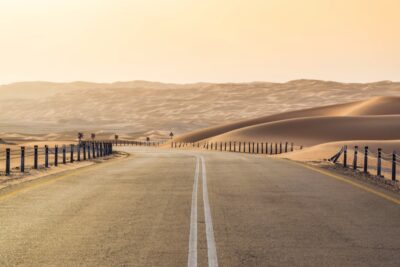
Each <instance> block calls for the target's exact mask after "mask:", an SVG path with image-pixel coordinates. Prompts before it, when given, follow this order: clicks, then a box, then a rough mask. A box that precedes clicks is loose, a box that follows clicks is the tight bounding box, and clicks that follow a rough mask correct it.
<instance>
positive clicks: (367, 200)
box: [0, 147, 400, 266]
mask: <svg viewBox="0 0 400 267" xmlns="http://www.w3.org/2000/svg"><path fill="white" fill-rule="evenodd" d="M124 150H125V151H127V152H130V153H131V154H132V155H131V156H130V157H128V158H126V159H123V160H119V161H112V162H109V163H105V164H99V165H96V166H92V167H87V168H84V169H80V170H77V171H73V172H69V173H67V174H61V175H57V176H53V177H49V178H46V179H41V180H37V181H36V182H34V183H29V184H24V185H23V186H20V187H17V188H15V189H13V190H11V191H7V192H2V193H0V266H196V264H197V266H217V265H219V266H399V265H400V200H399V199H398V198H397V197H396V196H392V195H390V194H388V193H385V192H383V191H379V190H377V189H374V188H373V187H369V186H366V185H363V184H359V183H357V182H350V183H348V182H346V181H343V180H341V179H340V178H338V177H334V176H328V175H326V174H322V173H319V172H316V171H314V170H310V169H308V168H305V167H303V166H300V165H298V164H296V163H291V162H288V161H285V160H278V159H268V158H266V157H261V156H254V155H245V154H238V153H223V152H203V153H199V152H190V151H172V152H171V151H167V150H156V149H146V148H132V147H130V148H125V149H124Z"/></svg>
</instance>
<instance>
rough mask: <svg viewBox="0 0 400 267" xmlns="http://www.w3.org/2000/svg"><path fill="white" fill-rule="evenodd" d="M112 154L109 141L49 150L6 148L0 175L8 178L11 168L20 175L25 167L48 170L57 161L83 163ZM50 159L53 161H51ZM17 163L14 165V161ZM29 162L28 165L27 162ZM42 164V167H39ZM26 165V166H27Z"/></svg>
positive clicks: (57, 163)
mask: <svg viewBox="0 0 400 267" xmlns="http://www.w3.org/2000/svg"><path fill="white" fill-rule="evenodd" d="M112 153H113V143H112V142H110V141H105V142H102V141H94V142H92V141H90V142H89V141H82V142H80V143H79V144H70V145H63V146H61V147H59V146H58V145H55V146H54V147H52V148H50V147H49V146H48V145H45V146H44V147H42V148H39V146H37V145H35V146H33V147H25V146H21V147H20V149H19V150H13V149H11V148H6V149H5V153H4V154H3V155H4V156H0V161H1V160H3V161H5V169H4V171H3V172H0V175H3V176H4V175H5V176H10V175H11V173H12V171H13V168H12V162H14V165H18V166H15V167H14V169H15V170H17V171H18V172H20V173H25V172H26V170H27V167H30V169H36V170H37V169H39V167H44V168H49V167H50V165H52V166H55V167H57V166H58V165H59V160H60V159H61V163H62V164H67V162H69V163H73V162H74V161H85V160H90V159H96V158H100V157H104V156H108V155H111V154H112ZM50 158H52V159H53V160H51V159H50ZM18 159H19V162H18V163H16V164H15V161H18ZM29 160H30V165H29V163H28V161H29ZM40 162H42V165H40ZM27 163H28V164H27Z"/></svg>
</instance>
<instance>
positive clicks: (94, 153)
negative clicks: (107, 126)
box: [92, 142, 96, 159]
mask: <svg viewBox="0 0 400 267" xmlns="http://www.w3.org/2000/svg"><path fill="white" fill-rule="evenodd" d="M92 156H93V158H94V159H95V158H96V149H95V145H94V142H92Z"/></svg>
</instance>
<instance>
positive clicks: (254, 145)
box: [253, 142, 256, 154]
mask: <svg viewBox="0 0 400 267" xmlns="http://www.w3.org/2000/svg"><path fill="white" fill-rule="evenodd" d="M255 148H256V144H255V143H254V142H253V154H254V151H255Z"/></svg>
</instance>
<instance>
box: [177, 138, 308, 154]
mask: <svg viewBox="0 0 400 267" xmlns="http://www.w3.org/2000/svg"><path fill="white" fill-rule="evenodd" d="M171 148H198V149H205V150H213V151H226V152H238V153H249V154H267V155H277V154H282V153H288V152H292V151H294V150H299V149H303V146H295V145H294V143H289V142H279V143H277V142H270V143H269V142H250V141H230V142H193V143H184V142H171Z"/></svg>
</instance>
